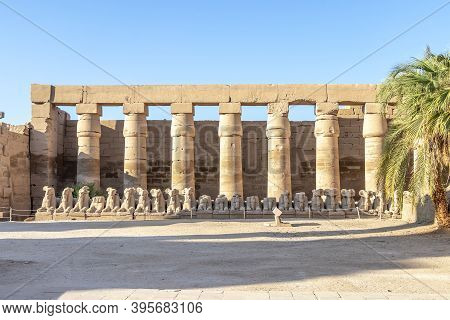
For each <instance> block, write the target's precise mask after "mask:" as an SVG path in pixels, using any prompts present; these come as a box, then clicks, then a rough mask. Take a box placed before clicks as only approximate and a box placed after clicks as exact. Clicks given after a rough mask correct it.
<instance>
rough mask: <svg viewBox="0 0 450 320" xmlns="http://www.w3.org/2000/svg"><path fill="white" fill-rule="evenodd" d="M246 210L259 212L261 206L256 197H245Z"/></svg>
mask: <svg viewBox="0 0 450 320" xmlns="http://www.w3.org/2000/svg"><path fill="white" fill-rule="evenodd" d="M246 210H247V211H250V212H255V213H260V212H261V204H260V202H259V198H258V196H250V197H247V203H246Z"/></svg>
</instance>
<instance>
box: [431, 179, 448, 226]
mask: <svg viewBox="0 0 450 320" xmlns="http://www.w3.org/2000/svg"><path fill="white" fill-rule="evenodd" d="M432 196H433V203H434V208H435V212H436V216H435V220H436V223H437V225H438V227H439V228H449V227H450V217H449V215H448V204H447V197H446V195H445V190H444V188H443V187H442V184H441V181H440V179H439V176H436V179H435V189H434V192H433V195H432Z"/></svg>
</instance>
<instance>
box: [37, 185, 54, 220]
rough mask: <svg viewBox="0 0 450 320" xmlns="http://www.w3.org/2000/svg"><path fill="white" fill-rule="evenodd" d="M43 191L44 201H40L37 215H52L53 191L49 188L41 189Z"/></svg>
mask: <svg viewBox="0 0 450 320" xmlns="http://www.w3.org/2000/svg"><path fill="white" fill-rule="evenodd" d="M42 190H44V192H45V194H44V199H42V205H41V207H40V208H39V209H37V213H46V214H53V212H54V211H55V209H56V195H55V189H54V188H52V187H49V186H45V187H43V188H42Z"/></svg>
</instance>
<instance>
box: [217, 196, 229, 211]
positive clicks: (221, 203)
mask: <svg viewBox="0 0 450 320" xmlns="http://www.w3.org/2000/svg"><path fill="white" fill-rule="evenodd" d="M214 211H217V212H225V211H228V199H227V197H226V196H225V195H224V194H219V195H218V196H217V198H216V200H215V201H214Z"/></svg>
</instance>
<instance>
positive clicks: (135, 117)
mask: <svg viewBox="0 0 450 320" xmlns="http://www.w3.org/2000/svg"><path fill="white" fill-rule="evenodd" d="M123 113H124V114H125V122H124V126H123V136H124V137H125V157H124V162H123V165H124V168H123V172H124V174H123V186H124V188H131V187H141V188H144V189H147V116H148V109H147V107H146V106H145V105H144V104H143V103H125V104H124V105H123Z"/></svg>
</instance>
